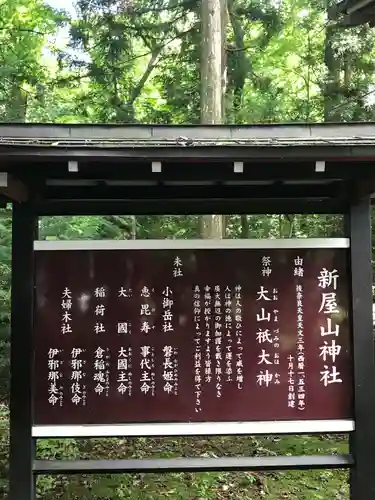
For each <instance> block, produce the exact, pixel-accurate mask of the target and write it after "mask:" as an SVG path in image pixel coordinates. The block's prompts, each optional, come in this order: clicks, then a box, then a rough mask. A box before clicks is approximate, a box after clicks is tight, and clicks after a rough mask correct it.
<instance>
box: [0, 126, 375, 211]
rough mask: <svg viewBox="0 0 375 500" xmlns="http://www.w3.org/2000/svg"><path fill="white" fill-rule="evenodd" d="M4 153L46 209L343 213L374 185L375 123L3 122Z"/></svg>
mask: <svg viewBox="0 0 375 500" xmlns="http://www.w3.org/2000/svg"><path fill="white" fill-rule="evenodd" d="M0 159H1V163H2V168H1V170H2V171H3V178H2V179H3V180H2V183H3V189H2V191H3V194H4V195H6V196H7V197H8V198H12V199H16V200H17V199H18V200H19V201H22V200H25V199H26V198H27V195H25V192H27V193H29V195H30V196H32V197H33V198H34V199H35V203H36V204H37V207H38V211H39V212H40V213H41V214H50V213H51V214H52V213H55V214H75V213H82V214H83V213H87V214H91V213H99V212H101V213H104V212H106V213H144V214H152V213H215V212H219V213H251V212H262V213H267V212H277V211H281V212H285V213H286V212H289V213H290V212H298V211H301V212H303V211H313V212H326V213H329V212H342V211H343V210H345V207H346V205H347V203H348V201H349V200H350V198H351V197H353V196H360V195H362V194H366V193H372V192H373V191H375V169H374V167H373V161H374V160H375V124H372V123H363V124H291V125H289V124H286V125H282V124H281V125H246V126H164V125H44V124H43V125H39V124H26V125H25V124H19V125H18V124H11V125H8V124H2V125H0ZM21 185H22V186H23V188H22V190H21V191H19V193H18V196H17V197H15V195H14V193H15V192H16V191H15V189H16V188H18V190H19V189H20V186H21ZM12 193H13V194H12Z"/></svg>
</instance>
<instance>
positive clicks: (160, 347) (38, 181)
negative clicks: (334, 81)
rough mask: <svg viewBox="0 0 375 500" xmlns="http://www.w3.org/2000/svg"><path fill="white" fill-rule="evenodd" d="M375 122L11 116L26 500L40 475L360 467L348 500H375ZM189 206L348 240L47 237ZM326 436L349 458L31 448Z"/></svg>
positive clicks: (5, 154) (5, 170)
mask: <svg viewBox="0 0 375 500" xmlns="http://www.w3.org/2000/svg"><path fill="white" fill-rule="evenodd" d="M374 130H375V127H374V124H340V125H335V124H325V125H308V124H301V125H299V124H294V125H265V126H196V127H194V126H146V125H140V126H133V125H132V126H109V125H90V126H88V125H72V126H70V125H35V124H30V125H17V124H12V125H0V137H1V142H0V156H1V164H2V167H1V170H2V173H1V174H0V189H1V196H2V201H3V203H4V204H5V203H7V202H9V201H11V202H12V203H13V246H12V311H11V313H12V319H11V321H12V322H11V394H10V496H9V499H10V500H34V499H35V477H36V476H37V475H41V474H76V473H97V472H104V473H114V472H118V473H134V472H159V473H164V472H173V471H174V472H176V471H182V472H184V471H186V472H198V471H214V470H221V471H233V470H236V471H241V470H242V471H246V470H247V471H248V470H283V469H316V468H320V469H324V468H348V469H350V492H351V493H350V494H351V500H373V498H375V474H374V471H373V453H374V451H373V450H374V449H375V427H374V422H375V364H374V347H373V325H372V266H371V260H372V249H371V195H372V193H373V192H375V170H374V168H373V161H374V159H375V132H374ZM192 213H193V214H209V213H219V214H235V213H238V214H288V213H290V214H294V213H304V214H309V213H322V214H342V215H343V216H344V222H345V224H344V225H345V235H344V237H343V238H333V239H291V240H261V241H253V240H241V241H231V240H222V241H216V240H210V241H207V240H204V241H203V240H202V241H201V240H200V241H198V240H196V241H178V240H177V241H176V240H172V241H170V240H162V241H148V242H147V241H120V242H115V241H99V242H60V241H54V242H49V241H44V242H43V241H38V234H37V229H38V217H39V216H43V215H105V214H118V215H125V214H130V215H138V214H148V215H152V214H192ZM244 389H245V390H244ZM228 400H230V402H231V403H230V404H229V405H228ZM102 401H105V402H106V403H105V404H102V403H101V402H102ZM145 401H146V403H145ZM145 404H147V408H148V411H147V412H145ZM103 408H104V409H106V408H109V409H110V410H111V411H102V409H103ZM326 432H330V433H335V432H336V433H349V434H350V453H349V454H348V455H330V456H320V455H319V456H288V457H286V456H277V457H239V458H225V457H219V458H178V459H147V460H133V459H129V460H73V461H66V460H61V461H59V460H48V461H45V460H36V458H35V442H36V440H37V439H43V438H46V437H69V436H70V437H90V436H96V437H98V436H155V435H159V436H170V435H207V434H216V435H234V434H237V435H247V434H304V433H305V434H306V433H308V434H311V433H326Z"/></svg>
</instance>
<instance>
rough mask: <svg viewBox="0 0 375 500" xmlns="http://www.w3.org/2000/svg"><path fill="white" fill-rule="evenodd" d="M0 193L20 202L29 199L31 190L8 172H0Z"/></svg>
mask: <svg viewBox="0 0 375 500" xmlns="http://www.w3.org/2000/svg"><path fill="white" fill-rule="evenodd" d="M0 195H3V196H6V197H7V198H9V199H10V200H12V201H16V202H18V203H22V202H25V201H27V200H28V199H29V190H28V188H27V186H26V185H25V184H24V183H23V182H21V181H20V180H18V179H16V178H15V177H13V176H12V175H11V174H8V173H7V172H0Z"/></svg>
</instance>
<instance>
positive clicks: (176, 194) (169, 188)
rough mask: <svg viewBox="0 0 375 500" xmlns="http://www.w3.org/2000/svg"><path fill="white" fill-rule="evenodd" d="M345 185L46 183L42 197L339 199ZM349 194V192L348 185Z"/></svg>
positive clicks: (247, 199)
mask: <svg viewBox="0 0 375 500" xmlns="http://www.w3.org/2000/svg"><path fill="white" fill-rule="evenodd" d="M345 186H346V184H345V183H341V182H330V183H328V184H317V185H313V184H305V185H304V184H283V183H270V184H263V183H256V182H255V183H254V184H253V185H223V184H216V185H215V184H214V185H167V184H165V185H143V186H135V185H133V186H107V185H105V184H103V185H101V184H99V185H97V186H95V185H94V186H47V187H45V188H44V192H43V193H42V194H43V197H44V198H45V200H46V201H49V200H51V201H52V200H53V201H54V200H72V201H74V200H85V201H86V200H98V201H99V200H118V201H130V200H133V201H138V200H139V201H142V200H155V201H156V200H171V201H172V200H190V201H191V202H194V201H195V200H207V199H211V200H226V199H234V200H235V199H237V200H238V199H241V200H243V201H244V203H248V202H250V201H252V200H257V199H268V200H283V199H284V200H285V199H299V200H303V199H304V198H305V199H313V198H319V199H322V198H328V199H329V198H338V197H340V196H342V195H343V193H344V191H345V190H344V191H343V189H344V188H345ZM346 190H347V193H346V194H347V196H346V197H349V194H350V191H349V190H348V188H346Z"/></svg>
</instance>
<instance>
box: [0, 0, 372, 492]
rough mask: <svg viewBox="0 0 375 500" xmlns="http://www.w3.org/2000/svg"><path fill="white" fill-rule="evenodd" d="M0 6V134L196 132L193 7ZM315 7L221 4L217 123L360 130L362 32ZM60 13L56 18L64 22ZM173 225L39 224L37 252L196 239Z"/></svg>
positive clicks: (0, 343) (270, 220) (294, 478)
mask: <svg viewBox="0 0 375 500" xmlns="http://www.w3.org/2000/svg"><path fill="white" fill-rule="evenodd" d="M54 5H60V6H61V8H66V12H65V11H63V10H61V11H58V10H56V9H53V8H51V7H50V6H49V5H48V4H47V2H44V1H43V0H0V44H1V49H2V50H1V51H0V121H13V122H14V121H29V122H60V123H69V122H71V123H95V122H108V123H109V122H117V123H123V122H125V123H127V122H140V123H142V122H143V123H145V122H151V123H198V122H199V119H200V54H201V30H200V19H199V14H200V2H199V1H198V0H77V2H76V11H75V14H74V15H73V14H72V12H74V9H73V8H69V7H72V6H71V4H70V3H69V0H65V1H63V0H61V1H60V2H58V1H57V0H54ZM326 8H327V2H323V1H322V0H314V1H312V2H307V1H306V0H293V1H292V0H280V1H274V0H227V10H228V12H227V14H228V15H227V24H226V37H225V38H226V40H225V49H226V58H225V59H226V61H225V63H226V64H225V65H226V70H227V71H226V75H227V81H226V93H225V108H226V113H225V116H226V121H227V122H231V123H249V122H283V121H322V120H345V121H349V120H356V121H366V120H373V119H374V111H375V98H374V96H375V77H374V74H375V72H374V69H375V68H374V56H375V47H374V42H375V33H374V31H373V30H371V29H369V28H368V27H367V26H364V27H359V28H352V29H343V28H341V27H338V26H336V25H334V24H332V23H331V22H328V21H327V16H326ZM68 11H69V12H70V14H69V13H68ZM224 222H225V224H224V226H225V235H224V236H225V237H226V238H245V237H246V238H247V237H249V238H267V237H305V236H315V237H316V236H338V235H341V233H342V225H341V222H342V221H341V220H340V219H339V218H337V217H330V216H326V217H325V216H318V215H310V216H295V217H290V216H289V217H287V216H247V217H246V216H236V215H232V216H228V217H225V221H224ZM200 234H201V221H200V218H199V217H196V216H193V215H187V216H183V217H182V216H181V217H173V216H168V217H167V216H166V217H156V216H138V217H130V216H129V217H116V216H105V217H104V216H103V217H88V218H82V217H65V218H61V217H49V218H44V219H43V220H42V221H41V224H40V237H41V238H44V239H102V238H110V239H123V238H125V239H126V238H197V237H199V235H200ZM10 249H11V211H10V210H2V211H0V401H4V402H6V400H7V395H8V367H9V310H10V277H11V267H10V265H11V251H10ZM7 417H8V415H7V408H6V406H5V405H3V406H0V497H1V498H4V497H5V491H6V459H7V439H8V426H7ZM343 443H344V440H342V439H338V440H337V441H333V440H332V439H320V438H309V437H304V438H301V439H300V440H296V439H295V438H286V439H284V440H277V439H274V438H268V439H262V440H260V439H259V440H255V439H250V438H249V439H243V440H238V439H235V438H231V439H213V440H206V439H198V440H194V441H193V442H192V441H189V440H177V439H175V440H164V441H160V440H151V441H150V440H105V441H101V440H94V441H92V442H87V441H80V442H78V441H76V440H63V441H59V440H57V441H56V440H55V441H54V440H47V441H43V442H41V443H40V444H39V448H38V454H39V456H40V457H47V458H62V457H64V458H75V457H83V458H89V457H96V458H101V457H108V456H110V457H113V458H118V457H119V455H126V456H133V457H140V458H144V457H146V456H150V455H152V454H156V453H157V454H158V455H159V456H176V455H179V454H182V455H194V454H196V455H198V456H207V455H215V454H216V455H219V454H233V455H234V454H255V453H263V454H271V455H272V454H275V453H280V454H291V453H300V454H303V453H311V454H314V453H322V452H326V453H331V452H345V448H346V445H345V444H343ZM344 480H345V476H344V474H343V473H339V472H326V471H325V472H316V473H308V472H306V473H298V474H297V475H292V474H278V475H276V474H270V475H261V474H232V475H226V474H202V475H195V476H194V475H182V474H175V475H172V476H147V477H143V476H139V475H135V476H127V477H125V478H123V477H114V476H95V477H76V478H73V479H71V480H68V479H67V478H66V477H59V478H42V479H41V480H40V481H39V482H38V497H39V498H42V499H43V500H49V499H51V500H52V499H54V500H55V499H70V500H73V499H80V498H86V499H93V500H94V499H95V500H112V499H113V500H114V499H117V500H119V499H125V498H134V499H142V500H146V499H155V498H165V497H167V498H171V499H173V500H177V499H181V500H182V499H188V498H189V500H192V499H205V498H212V499H238V500H239V499H241V500H242V499H249V500H250V499H260V498H267V499H269V500H276V499H277V500H279V499H280V498H289V499H291V500H297V499H298V500H303V499H305V500H314V499H316V500H318V499H320V500H321V499H324V500H333V499H337V500H338V499H342V498H344V495H345V492H346V489H345V486H343V483H344Z"/></svg>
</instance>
